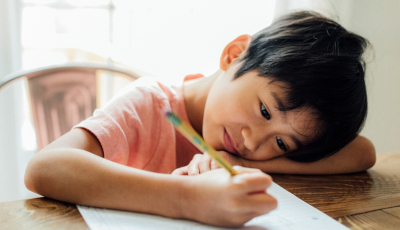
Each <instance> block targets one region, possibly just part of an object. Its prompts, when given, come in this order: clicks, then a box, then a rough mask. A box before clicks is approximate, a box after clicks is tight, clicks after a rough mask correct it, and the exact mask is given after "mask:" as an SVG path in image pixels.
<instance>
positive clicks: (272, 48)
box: [235, 11, 369, 162]
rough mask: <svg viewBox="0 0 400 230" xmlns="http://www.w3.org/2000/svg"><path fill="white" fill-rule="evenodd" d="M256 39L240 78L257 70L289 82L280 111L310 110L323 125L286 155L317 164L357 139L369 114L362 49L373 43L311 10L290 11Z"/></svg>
mask: <svg viewBox="0 0 400 230" xmlns="http://www.w3.org/2000/svg"><path fill="white" fill-rule="evenodd" d="M253 38H254V39H253V41H252V42H251V44H250V45H249V48H248V50H247V52H246V54H245V56H244V57H242V59H241V60H240V61H241V62H242V66H241V67H240V68H239V70H238V71H237V72H236V74H235V78H237V77H240V76H242V75H243V74H245V73H247V72H249V71H254V70H255V71H258V75H259V76H261V77H270V78H272V79H273V81H277V82H283V83H285V84H284V85H286V86H287V90H286V96H285V103H284V105H282V106H280V108H279V109H280V110H281V111H290V110H294V109H298V108H303V107H304V108H311V109H312V110H313V111H315V112H316V114H315V115H316V118H315V119H318V121H319V124H321V129H320V130H318V131H317V130H316V131H315V133H316V135H315V138H314V139H313V141H311V142H310V143H309V144H307V145H306V146H303V147H302V148H301V149H298V150H295V151H292V152H289V153H287V154H286V157H287V158H289V159H291V160H294V161H299V162H313V161H317V160H319V159H322V158H324V157H327V156H330V155H332V154H334V153H336V152H337V151H339V150H340V149H341V148H343V147H344V146H345V145H347V144H348V143H350V142H351V141H352V140H354V138H355V137H356V136H357V134H358V133H359V132H360V131H361V129H362V127H363V124H364V122H365V119H366V115H367V93H366V86H365V80H364V76H365V67H366V66H365V60H364V59H363V53H364V51H365V49H366V48H367V46H368V45H369V42H368V41H367V40H366V39H364V38H362V37H361V36H359V35H356V34H354V33H351V32H349V31H347V30H346V29H345V28H343V27H342V26H341V25H339V24H338V23H336V22H335V21H333V20H330V19H328V18H325V17H324V16H322V15H320V14H318V13H315V12H309V11H301V12H295V13H291V14H288V15H285V16H283V17H281V18H279V19H278V20H277V21H275V22H274V23H272V24H271V25H270V26H269V27H267V28H265V29H263V30H261V31H260V32H258V33H257V34H255V35H254V36H253Z"/></svg>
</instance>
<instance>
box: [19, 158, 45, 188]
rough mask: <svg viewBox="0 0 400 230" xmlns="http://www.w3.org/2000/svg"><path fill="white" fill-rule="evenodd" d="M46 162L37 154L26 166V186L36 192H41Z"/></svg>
mask: <svg viewBox="0 0 400 230" xmlns="http://www.w3.org/2000/svg"><path fill="white" fill-rule="evenodd" d="M44 164H45V161H44V159H42V157H41V156H40V155H36V156H34V157H33V158H32V159H31V160H30V161H29V163H28V166H27V167H26V170H25V175H24V183H25V187H26V188H27V189H28V190H30V191H32V192H34V193H38V194H41V187H42V186H41V185H42V182H43V176H44V174H43V173H44V172H43V169H44V167H43V166H44ZM41 195H42V194H41Z"/></svg>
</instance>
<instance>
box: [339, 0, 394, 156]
mask: <svg viewBox="0 0 400 230" xmlns="http://www.w3.org/2000/svg"><path fill="white" fill-rule="evenodd" d="M332 2H333V3H334V4H335V6H337V10H338V12H339V16H340V15H341V14H340V13H341V11H340V9H341V7H342V8H343V6H346V5H347V7H348V8H347V11H346V12H343V13H346V14H347V15H346V16H343V17H345V18H346V21H345V22H344V23H345V26H346V28H348V29H349V30H351V31H353V32H356V33H358V34H360V35H362V36H364V37H366V38H367V39H369V41H370V42H371V43H372V46H373V51H374V57H371V58H370V60H371V62H370V63H369V64H368V66H367V87H368V94H369V95H368V99H369V111H368V117H367V122H366V125H365V128H364V130H363V131H362V135H364V136H366V137H368V138H369V139H370V140H372V142H373V143H374V145H375V147H376V150H377V153H378V154H382V153H391V152H399V153H400V14H399V9H400V1H389V0H385V1H374V0H352V1H346V0H340V1H337V0H336V1H333V0H332Z"/></svg>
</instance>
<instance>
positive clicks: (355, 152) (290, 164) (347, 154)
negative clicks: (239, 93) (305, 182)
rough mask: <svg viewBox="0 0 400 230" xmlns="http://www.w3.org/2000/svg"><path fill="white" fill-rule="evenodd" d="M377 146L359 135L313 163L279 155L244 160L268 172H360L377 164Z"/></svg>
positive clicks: (244, 163) (246, 163)
mask: <svg viewBox="0 0 400 230" xmlns="http://www.w3.org/2000/svg"><path fill="white" fill-rule="evenodd" d="M375 159H376V158H375V148H374V146H373V144H372V143H371V142H370V141H369V140H368V139H367V138H365V137H362V136H358V137H357V138H356V139H355V140H354V141H353V142H351V143H350V144H348V145H347V146H345V147H344V148H343V149H341V150H340V151H339V152H337V153H335V154H334V155H332V156H330V157H327V158H324V159H321V160H319V161H316V162H311V163H300V162H295V161H292V160H289V159H287V158H286V157H279V158H275V159H271V160H268V161H249V160H245V159H244V160H243V165H244V166H245V167H252V168H258V169H261V170H262V171H264V172H267V173H288V174H342V173H353V172H360V171H364V170H367V169H368V168H371V167H372V166H373V165H374V164H375Z"/></svg>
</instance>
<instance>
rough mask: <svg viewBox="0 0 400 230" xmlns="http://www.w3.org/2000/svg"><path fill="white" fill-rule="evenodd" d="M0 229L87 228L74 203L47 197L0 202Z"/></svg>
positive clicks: (86, 229)
mask: <svg viewBox="0 0 400 230" xmlns="http://www.w3.org/2000/svg"><path fill="white" fill-rule="evenodd" d="M0 229H7V230H13V229H31V230H39V229H40V230H48V229H49V230H50V229H60V230H61V229H77V230H79V229H82V230H83V229H84V230H88V229H89V227H88V226H87V225H86V223H85V221H84V220H83V218H82V216H81V214H80V213H79V211H78V209H77V208H76V206H75V205H74V204H68V203H64V202H60V201H56V200H52V199H48V198H35V199H29V200H18V201H11V202H4V203H0Z"/></svg>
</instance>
